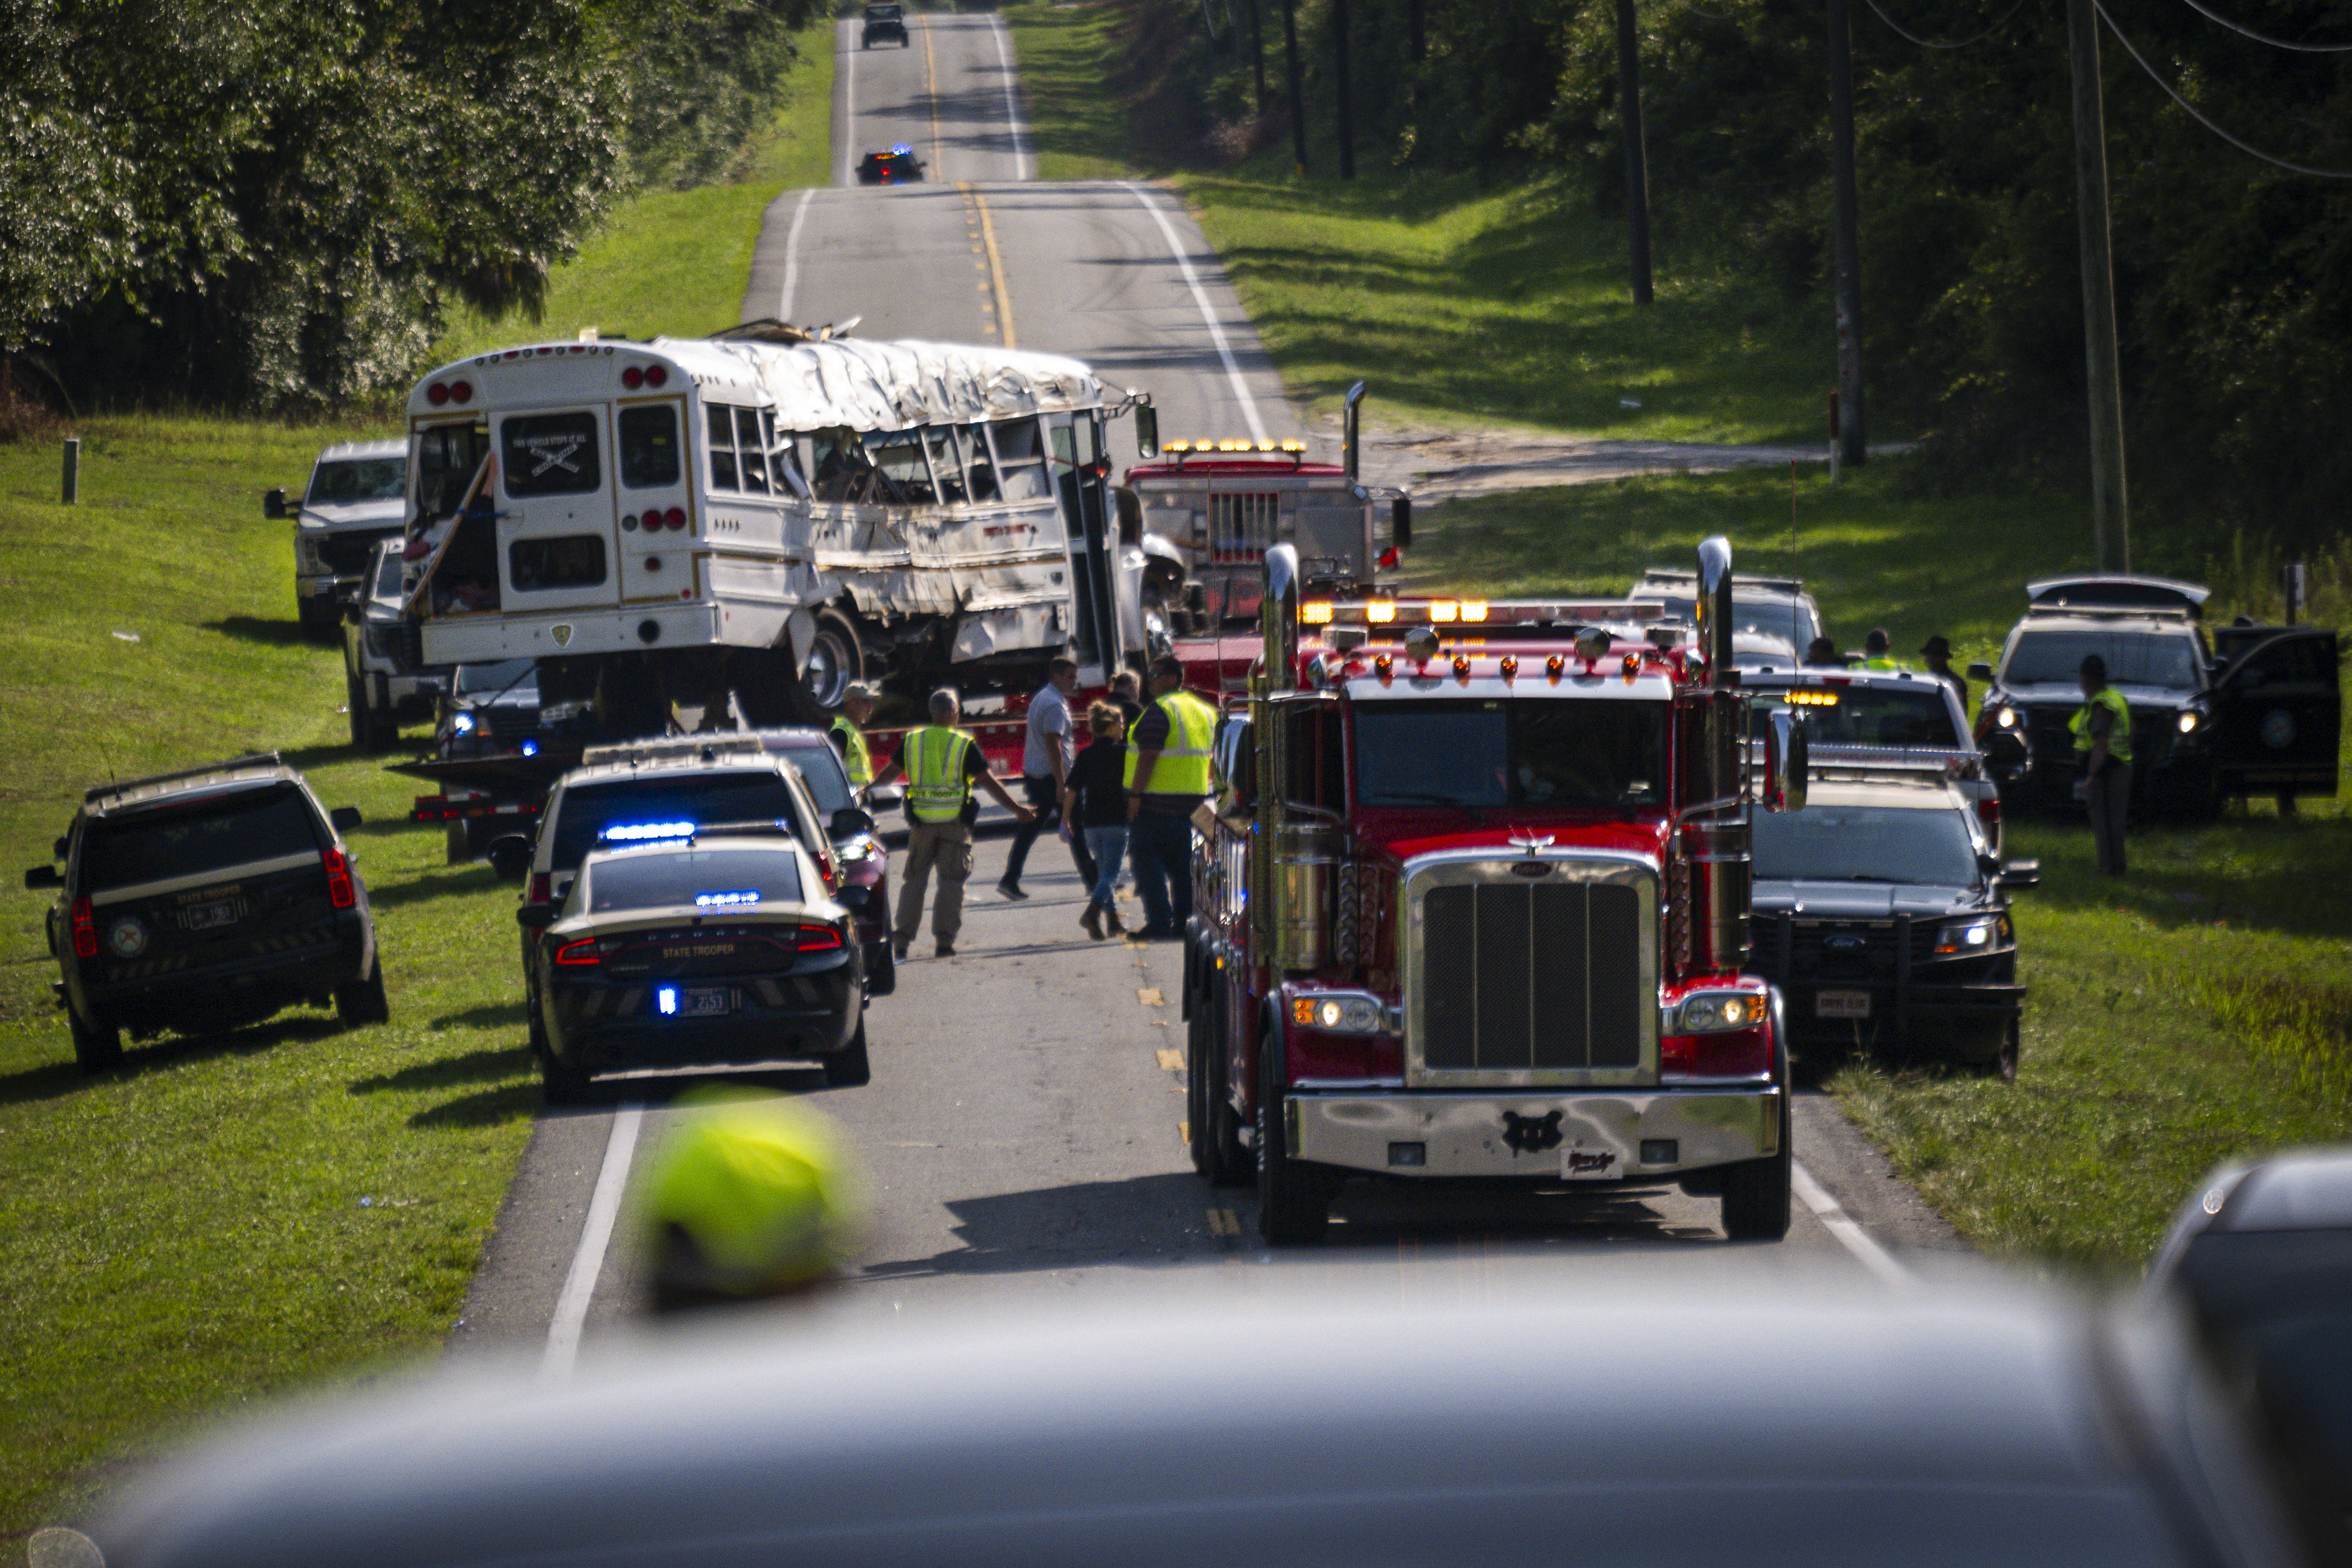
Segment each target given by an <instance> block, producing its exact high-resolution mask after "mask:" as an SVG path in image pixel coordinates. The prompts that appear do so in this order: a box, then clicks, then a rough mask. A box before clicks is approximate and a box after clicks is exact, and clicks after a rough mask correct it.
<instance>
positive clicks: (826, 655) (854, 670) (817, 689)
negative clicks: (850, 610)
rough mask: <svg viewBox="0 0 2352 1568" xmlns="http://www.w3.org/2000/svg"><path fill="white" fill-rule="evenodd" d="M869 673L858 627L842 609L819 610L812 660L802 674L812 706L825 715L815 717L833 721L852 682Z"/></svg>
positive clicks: (814, 719) (810, 650)
mask: <svg viewBox="0 0 2352 1568" xmlns="http://www.w3.org/2000/svg"><path fill="white" fill-rule="evenodd" d="M865 677H866V655H865V653H864V651H863V650H862V649H861V648H860V647H858V643H857V628H856V626H852V625H850V624H849V617H848V616H845V615H843V614H842V613H841V612H840V611H839V610H835V609H831V608H827V609H823V610H819V611H818V612H817V613H816V633H815V636H814V637H812V638H811V639H810V641H809V656H808V663H807V664H806V665H804V666H803V667H802V674H801V685H802V687H803V689H805V692H806V700H807V704H808V706H809V707H810V708H811V709H813V710H814V712H815V713H817V714H821V715H823V717H822V718H813V719H812V720H811V721H812V722H814V723H829V722H831V721H832V719H833V715H834V714H835V713H836V712H838V711H839V710H840V709H841V699H842V696H843V694H844V693H845V692H846V691H848V689H849V683H850V682H851V681H853V680H862V679H865Z"/></svg>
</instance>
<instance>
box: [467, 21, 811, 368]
mask: <svg viewBox="0 0 2352 1568" xmlns="http://www.w3.org/2000/svg"><path fill="white" fill-rule="evenodd" d="M833 62H834V46H833V22H832V20H831V18H830V17H827V18H826V19H825V20H824V21H821V22H818V23H816V24H814V26H811V27H809V29H808V30H807V31H806V32H805V33H803V35H802V37H801V55H800V60H799V62H798V63H797V64H796V65H795V66H794V67H793V73H792V76H791V78H790V79H789V81H788V82H787V84H786V88H785V94H786V96H785V99H784V101H783V102H782V105H781V106H780V107H779V109H778V110H777V113H776V120H775V123H774V126H773V127H772V130H771V132H770V133H769V135H768V136H767V138H766V139H765V140H763V141H762V142H761V144H760V146H759V147H758V148H757V149H756V150H755V151H754V152H753V153H752V154H751V157H749V158H748V159H747V160H746V161H745V163H744V166H743V168H742V170H741V171H740V174H739V175H738V177H737V178H735V179H734V180H731V181H730V182H727V183H725V184H714V185H704V186H701V187H699V188H698V189H695V190H690V191H646V192H644V193H641V194H639V195H635V196H633V197H631V198H629V199H628V200H627V201H625V202H624V203H623V204H622V205H621V206H620V209H619V210H618V211H617V212H615V213H614V215H613V217H612V219H611V221H610V222H609V223H608V224H606V226H604V228H603V229H601V230H599V231H598V232H597V234H596V235H595V236H594V237H592V238H591V239H589V241H588V242H587V243H586V244H585V245H583V246H582V247H580V254H579V255H578V256H576V257H574V258H572V259H571V260H570V261H567V262H564V263H563V264H562V265H561V266H559V267H557V268H555V269H554V271H553V272H552V274H551V276H550V278H549V281H548V299H547V310H546V313H545V315H544V317H543V318H542V319H541V321H538V322H536V323H533V322H532V321H530V320H529V319H528V318H527V317H523V316H520V315H512V316H507V317H502V318H499V319H495V320H494V319H490V318H487V317H484V316H482V315H481V314H479V313H478V312H476V311H472V310H461V311H459V312H457V316H456V318H455V319H454V320H453V321H451V323H450V327H449V330H448V331H446V332H445V333H444V334H443V335H442V338H441V341H440V342H439V343H437V344H436V347H435V355H436V360H437V361H438V362H439V363H448V362H449V361H451V360H456V359H462V358H464V357H465V356H467V354H474V353H481V352H483V351H484V350H486V349H492V348H502V347H505V346H507V345H509V344H511V343H516V342H525V341H531V342H545V341H548V340H551V339H566V338H572V337H576V336H577V335H579V333H580V332H581V331H583V329H586V328H589V327H594V328H595V329H597V330H598V331H600V332H602V333H604V335H605V336H607V337H632V338H650V337H654V336H656V335H659V334H667V335H669V336H673V337H698V336H701V335H703V334H705V333H709V332H714V331H719V330H720V329H721V328H724V327H731V326H733V325H734V324H735V323H736V322H738V321H741V320H742V319H743V289H744V288H745V286H746V285H747V284H748V283H749V282H750V281H751V249H752V245H753V242H754V241H756V240H757V239H758V238H759V235H760V215H761V212H762V211H764V210H765V209H766V207H767V205H768V204H769V203H770V202H772V201H773V200H774V199H775V197H776V194H777V193H778V192H779V191H784V190H792V189H797V188H799V187H801V186H804V185H824V184H831V183H832V178H833V174H832V164H833Z"/></svg>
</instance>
